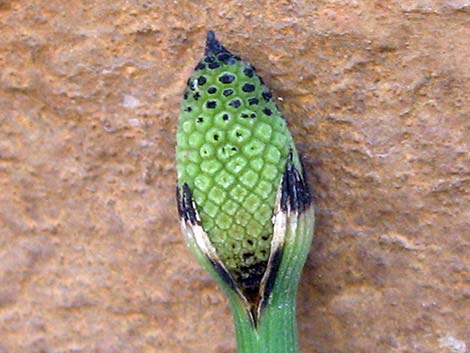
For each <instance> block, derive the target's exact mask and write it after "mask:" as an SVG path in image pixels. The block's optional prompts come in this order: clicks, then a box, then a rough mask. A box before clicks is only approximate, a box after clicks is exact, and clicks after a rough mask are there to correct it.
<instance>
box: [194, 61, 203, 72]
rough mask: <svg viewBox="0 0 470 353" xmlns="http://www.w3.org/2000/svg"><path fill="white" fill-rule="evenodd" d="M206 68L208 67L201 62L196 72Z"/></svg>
mask: <svg viewBox="0 0 470 353" xmlns="http://www.w3.org/2000/svg"><path fill="white" fill-rule="evenodd" d="M205 68H206V65H204V63H203V62H202V61H201V62H199V64H197V65H196V67H195V68H194V70H203V69H205Z"/></svg>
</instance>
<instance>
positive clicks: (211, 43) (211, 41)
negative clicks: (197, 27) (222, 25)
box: [204, 31, 229, 56]
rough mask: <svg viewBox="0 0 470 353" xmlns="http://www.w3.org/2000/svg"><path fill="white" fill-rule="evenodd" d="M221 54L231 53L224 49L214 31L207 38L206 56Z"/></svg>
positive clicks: (208, 33)
mask: <svg viewBox="0 0 470 353" xmlns="http://www.w3.org/2000/svg"><path fill="white" fill-rule="evenodd" d="M221 53H228V54H229V51H228V50H227V49H225V48H224V46H223V45H222V44H220V42H219V41H218V40H217V39H215V33H214V32H213V31H208V32H207V37H206V50H205V52H204V54H205V55H206V56H209V55H217V54H221Z"/></svg>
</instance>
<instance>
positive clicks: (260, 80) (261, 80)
mask: <svg viewBox="0 0 470 353" xmlns="http://www.w3.org/2000/svg"><path fill="white" fill-rule="evenodd" d="M258 79H259V83H261V84H262V85H264V81H263V79H262V78H261V77H259V76H258Z"/></svg>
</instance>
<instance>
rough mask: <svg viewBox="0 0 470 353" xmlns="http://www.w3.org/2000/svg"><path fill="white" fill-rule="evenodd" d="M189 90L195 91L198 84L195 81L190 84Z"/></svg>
mask: <svg viewBox="0 0 470 353" xmlns="http://www.w3.org/2000/svg"><path fill="white" fill-rule="evenodd" d="M189 88H191V91H194V90H195V89H196V83H195V82H194V80H193V81H191V82H189Z"/></svg>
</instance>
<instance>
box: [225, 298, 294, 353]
mask: <svg viewBox="0 0 470 353" xmlns="http://www.w3.org/2000/svg"><path fill="white" fill-rule="evenodd" d="M273 299H274V300H272V301H271V302H270V303H269V304H268V306H267V307H266V308H265V311H264V313H263V315H262V318H261V321H260V322H259V323H258V327H257V328H254V327H253V324H252V323H251V321H250V319H249V318H248V316H247V314H246V312H245V310H243V309H242V308H240V306H238V305H233V306H232V308H233V313H234V321H235V329H236V334H237V347H238V349H237V351H238V353H298V343H297V325H296V320H295V299H294V298H292V297H291V298H287V297H286V296H284V297H282V298H281V296H278V298H273Z"/></svg>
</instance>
